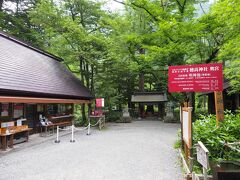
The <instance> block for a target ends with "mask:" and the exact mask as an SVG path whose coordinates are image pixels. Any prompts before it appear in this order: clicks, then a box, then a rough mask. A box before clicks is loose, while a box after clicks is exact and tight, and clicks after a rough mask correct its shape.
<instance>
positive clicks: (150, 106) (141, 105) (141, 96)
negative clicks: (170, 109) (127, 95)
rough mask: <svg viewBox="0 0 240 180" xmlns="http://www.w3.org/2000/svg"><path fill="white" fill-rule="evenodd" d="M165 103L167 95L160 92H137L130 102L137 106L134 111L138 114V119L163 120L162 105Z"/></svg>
mask: <svg viewBox="0 0 240 180" xmlns="http://www.w3.org/2000/svg"><path fill="white" fill-rule="evenodd" d="M166 101H167V95H166V94H165V93H161V92H137V93H135V94H134V95H132V98H131V102H132V103H135V104H136V105H138V107H137V108H136V109H135V110H137V112H138V117H141V118H146V117H159V118H163V116H164V113H165V111H164V103H165V102H166ZM134 107H135V106H134Z"/></svg>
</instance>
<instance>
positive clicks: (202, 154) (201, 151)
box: [197, 141, 209, 169]
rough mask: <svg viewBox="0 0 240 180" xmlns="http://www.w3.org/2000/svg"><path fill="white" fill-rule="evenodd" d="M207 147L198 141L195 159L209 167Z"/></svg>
mask: <svg viewBox="0 0 240 180" xmlns="http://www.w3.org/2000/svg"><path fill="white" fill-rule="evenodd" d="M208 153H209V151H208V149H207V148H206V147H205V146H204V144H203V143H202V142H201V141H198V145H197V161H198V162H199V163H200V164H201V165H202V166H203V167H204V168H206V169H208V168H209V160H208Z"/></svg>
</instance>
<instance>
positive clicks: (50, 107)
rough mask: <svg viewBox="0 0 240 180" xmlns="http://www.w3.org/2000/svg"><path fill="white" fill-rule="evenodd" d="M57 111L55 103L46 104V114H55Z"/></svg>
mask: <svg viewBox="0 0 240 180" xmlns="http://www.w3.org/2000/svg"><path fill="white" fill-rule="evenodd" d="M57 112H58V106H57V104H48V105H47V114H48V115H56V114H57Z"/></svg>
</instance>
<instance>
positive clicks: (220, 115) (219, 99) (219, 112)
mask: <svg viewBox="0 0 240 180" xmlns="http://www.w3.org/2000/svg"><path fill="white" fill-rule="evenodd" d="M214 97H215V109H216V120H217V124H218V122H219V121H223V120H224V107H223V94H222V91H215V92H214Z"/></svg>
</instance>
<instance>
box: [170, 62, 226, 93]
mask: <svg viewBox="0 0 240 180" xmlns="http://www.w3.org/2000/svg"><path fill="white" fill-rule="evenodd" d="M222 90H223V70H222V64H221V63H214V64H193V65H185V66H169V69H168V91H169V92H206V91H222Z"/></svg>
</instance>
